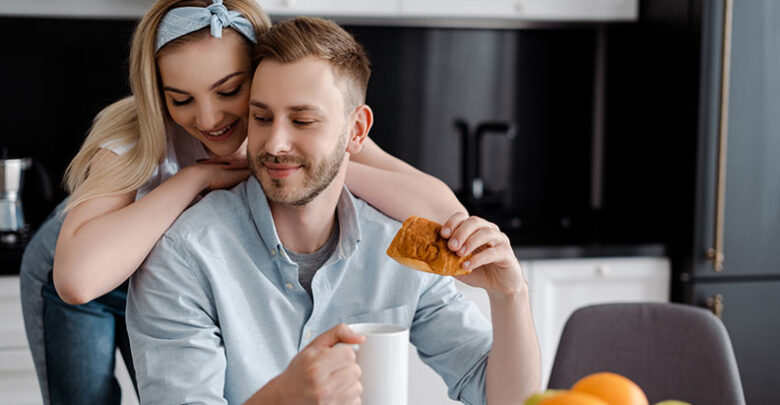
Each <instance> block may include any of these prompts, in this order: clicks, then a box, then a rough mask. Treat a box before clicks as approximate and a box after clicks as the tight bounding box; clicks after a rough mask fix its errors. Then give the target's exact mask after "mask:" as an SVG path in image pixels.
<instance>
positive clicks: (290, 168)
mask: <svg viewBox="0 0 780 405" xmlns="http://www.w3.org/2000/svg"><path fill="white" fill-rule="evenodd" d="M263 166H265V171H266V172H267V173H268V175H269V176H271V178H274V179H283V178H285V177H288V176H290V175H291V174H293V173H295V172H296V171H298V169H300V168H301V167H303V166H302V165H291V164H283V163H270V162H263Z"/></svg>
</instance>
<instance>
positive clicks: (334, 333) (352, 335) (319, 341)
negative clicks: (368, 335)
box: [310, 323, 365, 347]
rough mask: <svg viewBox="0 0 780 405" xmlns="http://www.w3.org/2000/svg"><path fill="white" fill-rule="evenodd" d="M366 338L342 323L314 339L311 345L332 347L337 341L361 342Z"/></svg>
mask: <svg viewBox="0 0 780 405" xmlns="http://www.w3.org/2000/svg"><path fill="white" fill-rule="evenodd" d="M364 340H365V336H363V335H361V334H359V333H357V332H355V331H353V330H352V329H350V328H349V326H347V325H346V324H343V323H340V324H338V325H336V326H334V327H332V328H330V329H329V330H328V331H327V332H325V333H323V334H322V335H320V336H317V338H316V339H314V340H312V342H311V343H310V346H323V347H331V346H334V345H335V344H337V343H347V344H360V343H363V341H364Z"/></svg>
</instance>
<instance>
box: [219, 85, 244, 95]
mask: <svg viewBox="0 0 780 405" xmlns="http://www.w3.org/2000/svg"><path fill="white" fill-rule="evenodd" d="M242 86H243V84H239V85H238V87H236V88H235V89H233V90H230V91H227V92H218V93H217V94H219V95H220V96H222V97H232V96H235V95H236V94H238V93H239V92H240V91H241V87H242Z"/></svg>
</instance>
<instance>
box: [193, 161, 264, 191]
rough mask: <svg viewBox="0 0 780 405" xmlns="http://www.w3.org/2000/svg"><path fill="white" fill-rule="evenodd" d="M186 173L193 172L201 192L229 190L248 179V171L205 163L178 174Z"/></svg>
mask: <svg viewBox="0 0 780 405" xmlns="http://www.w3.org/2000/svg"><path fill="white" fill-rule="evenodd" d="M188 171H191V172H194V174H195V176H196V177H197V179H198V181H199V183H200V189H201V190H217V189H224V188H230V187H233V186H235V185H236V184H238V183H240V182H242V181H244V180H246V179H247V178H248V177H249V169H246V168H243V169H241V168H237V169H231V166H229V165H226V164H220V163H206V161H203V162H201V163H198V164H194V165H192V166H188V167H185V168H184V169H183V170H181V172H180V173H182V172H188Z"/></svg>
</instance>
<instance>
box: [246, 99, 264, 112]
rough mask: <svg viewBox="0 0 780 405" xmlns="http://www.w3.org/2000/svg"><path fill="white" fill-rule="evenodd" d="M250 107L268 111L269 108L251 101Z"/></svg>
mask: <svg viewBox="0 0 780 405" xmlns="http://www.w3.org/2000/svg"><path fill="white" fill-rule="evenodd" d="M249 105H251V106H252V107H257V108H262V109H263V110H268V106H267V105H265V104H263V103H261V102H259V101H257V100H249Z"/></svg>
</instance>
